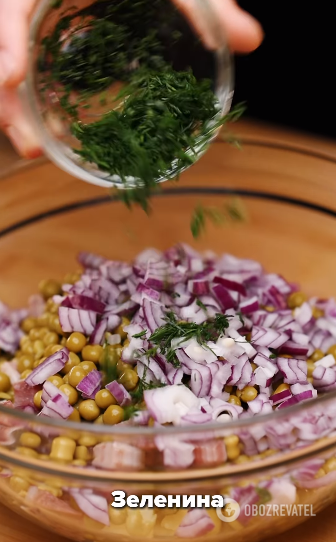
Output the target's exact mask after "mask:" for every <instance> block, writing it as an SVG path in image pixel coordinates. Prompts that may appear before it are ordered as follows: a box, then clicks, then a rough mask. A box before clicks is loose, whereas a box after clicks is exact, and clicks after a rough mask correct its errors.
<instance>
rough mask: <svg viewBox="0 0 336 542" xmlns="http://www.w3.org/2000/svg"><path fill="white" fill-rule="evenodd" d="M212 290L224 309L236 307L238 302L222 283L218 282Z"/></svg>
mask: <svg viewBox="0 0 336 542" xmlns="http://www.w3.org/2000/svg"><path fill="white" fill-rule="evenodd" d="M212 291H213V293H214V295H215V297H216V299H217V300H218V302H219V304H220V306H221V308H222V310H223V311H226V310H228V309H232V308H235V307H236V302H235V301H234V299H233V297H232V296H231V295H230V294H229V291H228V290H227V289H226V288H224V286H222V285H221V284H216V285H215V286H213V287H212Z"/></svg>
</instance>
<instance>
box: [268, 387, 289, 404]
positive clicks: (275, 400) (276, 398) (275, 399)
mask: <svg viewBox="0 0 336 542" xmlns="http://www.w3.org/2000/svg"><path fill="white" fill-rule="evenodd" d="M290 397H292V392H291V391H290V390H283V391H280V392H279V393H274V394H273V395H271V397H270V401H271V403H272V404H273V405H278V404H279V403H282V402H283V401H286V399H289V398H290Z"/></svg>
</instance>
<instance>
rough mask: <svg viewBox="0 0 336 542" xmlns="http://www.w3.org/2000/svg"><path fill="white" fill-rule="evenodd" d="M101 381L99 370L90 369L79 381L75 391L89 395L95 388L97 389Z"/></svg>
mask: <svg viewBox="0 0 336 542" xmlns="http://www.w3.org/2000/svg"><path fill="white" fill-rule="evenodd" d="M101 381H102V375H101V373H100V372H99V371H96V370H94V371H91V372H90V373H89V374H87V375H86V376H85V377H84V378H83V380H81V381H80V383H79V384H78V385H77V386H76V389H77V391H79V392H80V393H82V394H83V395H85V396H86V397H91V396H92V395H93V393H94V392H95V391H96V390H97V391H99V389H100V385H101ZM97 388H98V389H97ZM96 393H97V392H96Z"/></svg>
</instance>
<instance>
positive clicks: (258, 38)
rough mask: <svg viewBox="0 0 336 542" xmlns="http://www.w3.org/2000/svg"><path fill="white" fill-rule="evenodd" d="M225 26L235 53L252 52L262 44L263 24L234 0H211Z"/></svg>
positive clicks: (227, 36)
mask: <svg viewBox="0 0 336 542" xmlns="http://www.w3.org/2000/svg"><path fill="white" fill-rule="evenodd" d="M209 1H210V4H211V5H212V7H213V10H214V12H215V14H216V16H217V17H218V21H219V24H220V26H221V27H222V28H223V30H224V32H225V35H226V39H227V41H228V44H229V47H230V49H231V50H232V51H233V52H235V53H250V52H252V51H254V50H255V49H257V47H259V45H260V44H261V42H262V40H263V37H264V33H263V30H262V27H261V25H260V24H259V23H258V21H256V19H254V17H252V15H250V14H249V13H247V12H246V11H244V10H242V9H241V8H240V7H239V6H238V5H237V4H236V2H235V1H234V0H209Z"/></svg>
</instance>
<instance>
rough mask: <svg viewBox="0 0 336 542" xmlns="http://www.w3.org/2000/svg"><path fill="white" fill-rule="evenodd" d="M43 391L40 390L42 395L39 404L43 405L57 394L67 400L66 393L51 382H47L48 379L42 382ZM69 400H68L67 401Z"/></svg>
mask: <svg viewBox="0 0 336 542" xmlns="http://www.w3.org/2000/svg"><path fill="white" fill-rule="evenodd" d="M42 389H43V391H42V397H41V405H42V406H44V405H45V404H47V403H48V401H50V400H52V399H54V398H55V397H57V395H61V396H62V397H63V399H65V400H66V401H68V397H67V395H65V393H63V392H62V391H61V390H59V389H58V388H57V386H55V385H54V384H53V383H52V382H49V381H48V380H46V381H45V383H44V384H43V388H42ZM68 402H69V401H68Z"/></svg>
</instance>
